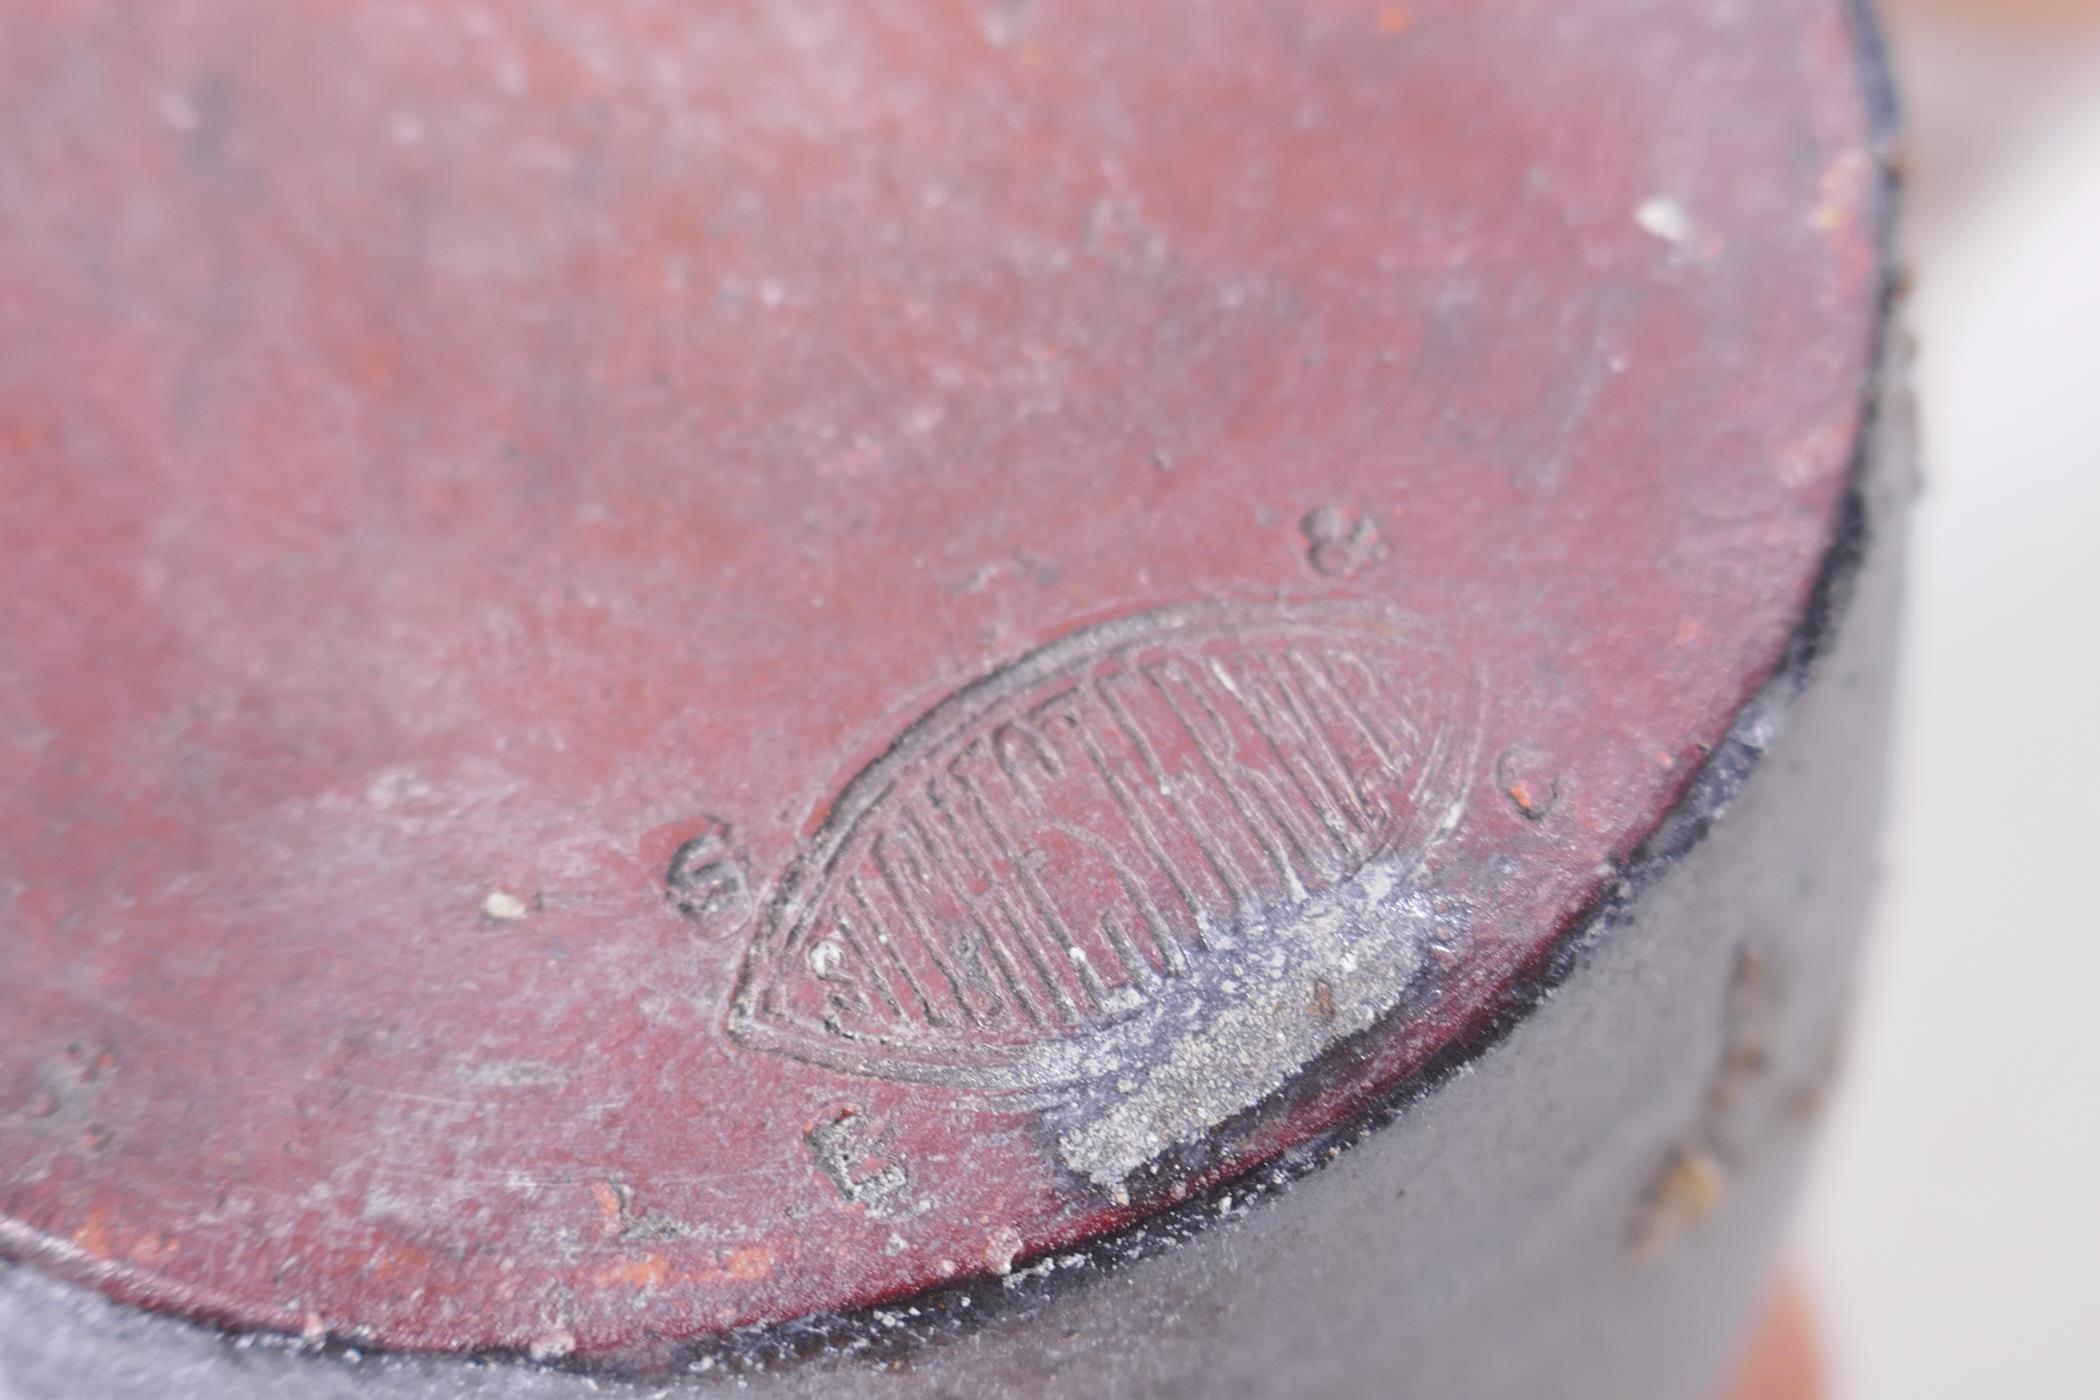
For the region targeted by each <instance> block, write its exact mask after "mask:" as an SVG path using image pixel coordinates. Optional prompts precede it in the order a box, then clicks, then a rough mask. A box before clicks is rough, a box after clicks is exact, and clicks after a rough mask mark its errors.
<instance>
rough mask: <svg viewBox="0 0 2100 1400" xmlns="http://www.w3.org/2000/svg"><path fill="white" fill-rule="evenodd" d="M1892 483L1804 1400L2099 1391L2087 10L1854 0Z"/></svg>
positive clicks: (2094, 466) (2091, 98) (2097, 486)
mask: <svg viewBox="0 0 2100 1400" xmlns="http://www.w3.org/2000/svg"><path fill="white" fill-rule="evenodd" d="M1881 8H1882V10H1883V12H1884V23H1885V25H1886V27H1887V30H1888V34H1889V39H1890V44H1891V50H1892V57H1893V59H1894V63H1895V68H1896V73H1897V79H1898V84H1899V87H1900V88H1901V91H1902V96H1903V102H1904V109H1905V116H1906V125H1907V128H1908V137H1907V140H1906V151H1905V159H1906V164H1907V166H1908V171H1909V176H1910V181H1909V194H1910V199H1909V205H1908V211H1907V212H1908V220H1909V222H1908V228H1907V231H1906V235H1905V243H1906V249H1905V251H1906V254H1907V261H1908V264H1909V266H1910V268H1911V269H1912V272H1913V275H1914V291H1913V293H1912V296H1911V298H1910V312H1909V320H1910V325H1911V329H1912V332H1913V333H1914V335H1915V338H1916V341H1917V349H1918V358H1917V363H1916V385H1917V389H1918V399H1919V405H1920V410H1921V428H1922V432H1923V456H1924V476H1925V489H1924V493H1923V496H1922V497H1921V499H1920V501H1919V510H1918V513H1917V515H1916V518H1915V527H1916V528H1915V533H1914V535H1913V543H1912V548H1913V553H1912V566H1913V572H1912V589H1911V595H1910V608H1911V611H1910V618H1909V636H1908V653H1907V656H1906V660H1905V666H1906V668H1907V672H1908V674H1907V676H1906V677H1905V683H1904V686H1903V689H1902V691H1901V695H1902V701H1901V705H1902V708H1901V712H1900V715H1899V719H1898V727H1897V734H1896V764H1895V783H1894V787H1893V790H1892V793H1891V812H1890V817H1891V819H1890V822H1889V827H1888V836H1887V844H1886V848H1885V854H1884V857H1883V859H1884V872H1883V879H1884V885H1883V895H1882V901H1881V907H1880V913H1879V916H1878V920H1877V926H1876V929H1875V931H1874V941H1873V945H1872V950H1871V953H1870V955H1869V964H1868V966H1867V968H1866V969H1865V972H1864V976H1863V977H1862V980H1861V984H1860V1008H1859V1010H1860V1015H1859V1018H1858V1021H1857V1023H1856V1027H1855V1038H1854V1041H1853V1043H1852V1046H1851V1050H1850V1055H1849V1060H1850V1064H1849V1070H1848V1074H1847V1078H1846V1082H1845V1086H1844V1088H1843V1090H1842V1092H1841V1095H1840V1097H1839V1099H1838V1101H1837V1103H1836V1104H1835V1106H1834V1109H1833V1111H1832V1114H1831V1118H1830V1121H1829V1133H1828V1136H1827V1138H1826V1139H1825V1142H1824V1144H1823V1147H1822V1150H1821V1151H1822V1155H1821V1157H1820V1159H1819V1162H1818V1165H1817V1169H1816V1172H1815V1175H1814V1177H1813V1178H1812V1184H1811V1191H1810V1196H1809V1199H1808V1201H1807V1202H1806V1203H1805V1204H1806V1208H1805V1210H1804V1211H1803V1212H1802V1215H1801V1218H1800V1223H1799V1228H1800V1232H1801V1234H1800V1238H1799V1240H1798V1253H1799V1254H1800V1256H1802V1258H1803V1259H1804V1260H1805V1266H1806V1272H1807V1274H1808V1282H1809V1286H1810V1288H1811V1290H1812V1291H1813V1293H1814V1295H1815V1299H1816V1303H1817V1307H1818V1310H1819V1312H1820V1313H1821V1315H1822V1317H1823V1318H1824V1320H1825V1347H1826V1351H1827V1354H1828V1360H1829V1364H1830V1368H1831V1372H1832V1382H1833V1385H1832V1395H1833V1400H1934V1398H1936V1397H1941V1396H1976V1397H1992V1398H1993V1400H1998V1398H1999V1397H2002V1398H2003V1400H2054V1397H2077V1400H2095V1397H2100V1342H2096V1341H2095V1338H2096V1336H2100V1014H2096V1012H2095V1010H2094V997H2095V995H2096V994H2100V899H2096V897H2095V893H2094V891H2093V890H2092V888H2091V887H2090V886H2088V885H2087V883H2086V882H2087V880H2088V879H2089V878H2090V877H2091V876H2092V874H2093V873H2094V872H2095V870H2096V869H2100V3H2096V0H1882V6H1881Z"/></svg>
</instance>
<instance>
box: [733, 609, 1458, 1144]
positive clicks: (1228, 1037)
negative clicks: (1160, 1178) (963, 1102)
mask: <svg viewBox="0 0 2100 1400" xmlns="http://www.w3.org/2000/svg"><path fill="white" fill-rule="evenodd" d="M1479 740H1480V732H1479V717H1478V712H1477V707H1476V705H1475V698H1474V693H1473V687H1472V686H1470V685H1469V684H1466V683H1465V682H1464V679H1463V668H1462V667H1461V666H1457V665H1454V664H1452V662H1451V661H1450V659H1449V658H1447V657H1441V656H1438V655H1436V654H1435V653H1434V652H1433V651H1431V650H1429V649H1428V648H1427V646H1426V643H1425V639H1424V633H1423V631H1422V629H1421V628H1420V626H1419V624H1417V623H1415V622H1414V621H1412V620H1411V619H1409V618H1407V617H1406V616H1405V615H1402V614H1398V613H1394V612H1390V611H1386V610H1382V609H1377V608H1372V607H1366V606H1356V605H1337V604H1330V605H1315V606H1296V607H1293V606H1284V605H1266V606H1263V605H1238V604H1232V605H1201V606H1192V607H1185V608H1177V609H1169V610H1164V611H1159V612H1149V613H1143V614H1139V615H1137V616H1133V617H1128V618H1123V619H1118V620H1116V621H1113V622H1108V623H1104V624H1101V625H1098V626H1094V627H1089V628H1086V629H1083V630H1081V631H1079V632H1075V633H1073V634H1071V635H1069V636H1067V637H1064V638H1062V639H1061V640H1059V641H1056V642H1053V643H1051V644H1050V645H1048V646H1045V647H1043V648H1041V649H1039V650H1037V651H1034V652H1031V653H1030V654H1028V655H1027V656H1024V657H1022V658H1021V659H1020V660H1018V661H1016V662H1014V663H1013V664H1011V665H1009V666H1006V667H1004V668H1002V669H1000V670H998V671H995V672H993V673H991V674H990V675H987V676H985V677H983V678H982V679H980V680H978V681H977V682H975V683H974V684H972V685H970V686H968V687H966V688H965V689H963V690H961V691H960V692H958V693H957V694H955V695H954V696H952V697H950V698H949V699H948V700H947V701H945V702H943V703H942V704H940V705H938V706H936V707H935V708H934V709H933V710H931V711H929V712H928V713H927V714H925V715H924V716H922V717H921V718H920V719H919V720H918V721H917V722H915V723H913V724H912V725H911V726H910V727H908V728H907V729H906V730H905V731H904V733H903V734H901V735H900V736H899V737H898V738H897V740H896V742H895V743H894V744H892V745H891V746H890V748H889V749H888V750H887V751H886V752H885V753H884V754H883V755H882V756H881V757H880V758H878V759H876V760H875V761H874V762H873V763H871V764H870V765H868V767H866V768H865V769H863V770H862V771H861V772H860V773H859V774H858V775H857V776H855V777H854V779H853V780H852V781H851V782H850V783H848V784H847V785H846V787H845V789H844V790H843V791H842V792H841V793H840V794H839V796H838V799H837V801H836V802H835V803H834V804H833V806H832V808H831V811H830V813H829V815H828V816H827V817H826V819H825V821H824V823H823V825H822V826H821V827H820V828H819V830H818V831H817V832H816V833H815V835H814V836H813V837H812V839H811V841H810V843H809V845H808V846H807V848H806V849H805V850H804V852H803V854H802V855H801V856H800V858H799V859H797V860H796V862H795V863H794V864H793V865H792V866H791V867H790V868H789V869H788V871H787V872H786V874H785V875H784V876H783V877H782V878H781V880H780V882H779V884H778V886H777V887H776V889H775V891H774V893H773V895H772V897H771V899H770V900H769V902H768V903H767V905H766V908H765V910H764V912H763V914H762V916H761V918H760V921H759V932H758V934H757V937H756V939H755V941H754V943H753V945H752V947H751V950H750V952H749V954H748V956H747V957H746V960H745V963H744V968H743V973H742V976H741V978H740V980H739V983H738V987H737V991H736V994H735V996H734V997H733V999H732V1003H731V1009H730V1015H729V1031H730V1034H731V1035H732V1036H734V1037H735V1038H736V1040H738V1041H739V1042H740V1043H742V1044H744V1045H747V1046H751V1047H754V1048H760V1049H765V1050H770V1051H775V1052H778V1053H781V1054H785V1055H790V1056H794V1057H796V1058H799V1059H803V1060H806V1061H809V1062H812V1063H815V1064H819V1065H823V1066H826V1067H828V1068H831V1069H834V1070H839V1071H843V1072H846V1073H851V1074H858V1075H867V1076H874V1077H880V1078H889V1079H900V1080H909V1081H913V1082H919V1083H929V1084H940V1085H946V1086H950V1087H953V1088H957V1089H964V1090H974V1091H990V1092H1006V1093H1014V1092H1020V1093H1026V1094H1031V1095H1034V1096H1036V1097H1037V1098H1039V1099H1040V1100H1041V1101H1043V1102H1044V1103H1045V1104H1047V1105H1050V1106H1051V1112H1052V1116H1053V1121H1054V1122H1055V1123H1056V1124H1057V1125H1058V1131H1059V1141H1058V1146H1059V1152H1060V1155H1061V1156H1062V1157H1063V1158H1064V1160H1065V1162H1066V1163H1067V1165H1069V1166H1070V1167H1072V1168H1073V1169H1074V1170H1076V1171H1079V1172H1082V1173H1084V1174H1086V1175H1088V1176H1090V1177H1092V1178H1094V1179H1095V1180H1096V1181H1099V1182H1101V1183H1103V1184H1112V1183H1114V1182H1117V1181H1120V1180H1121V1179H1123V1178H1124V1177H1126V1176H1128V1175H1129V1174H1130V1173H1131V1172H1133V1171H1135V1170H1136V1169H1138V1168H1139V1167H1141V1166H1143V1165H1144V1164H1145V1163H1146V1162H1148V1161H1150V1160H1151V1159H1152V1158H1154V1157H1156V1156H1157V1155H1159V1153H1161V1152H1162V1151H1164V1150H1165V1149H1166V1148H1168V1147H1169V1146H1171V1145H1173V1144H1175V1143H1179V1142H1185V1141H1190V1140H1192V1139H1194V1138H1196V1137H1198V1136H1199V1135H1201V1134H1202V1133H1203V1132H1205V1131H1206V1130H1208V1129H1209V1128H1211V1127H1212V1126H1214V1125H1215V1124H1217V1123H1219V1122H1222V1121H1223V1120H1224V1119H1226V1118H1228V1117H1230V1116H1231V1115H1232V1114H1234V1113H1236V1112H1238V1111H1240V1110H1242V1109H1244V1108H1247V1107H1250V1106H1252V1105H1253V1104H1255V1103H1257V1102H1259V1101H1260V1100H1261V1099H1262V1098H1263V1097H1265V1096H1266V1095H1267V1094H1269V1093H1271V1092H1272V1091H1274V1090H1275V1089H1276V1088H1277V1087H1279V1086H1280V1085H1281V1084H1282V1083H1283V1082H1284V1081H1285V1080H1286V1079H1287V1078H1288V1077H1289V1076H1290V1075H1291V1074H1292V1073H1294V1072H1295V1071H1296V1070H1298V1069H1300V1068H1302V1067H1303V1066H1304V1065H1305V1064H1307V1063H1309V1062H1310V1061H1311V1060H1312V1059H1313V1058H1314V1057H1316V1056H1317V1055H1318V1054H1319V1053H1320V1052H1321V1051H1323V1050H1324V1049H1326V1048H1327V1047H1328V1046H1329V1045H1331V1044H1333V1043H1334V1042H1335V1041H1336V1040H1338V1039H1340V1038H1341V1037H1343V1036H1345V1035H1348V1034H1351V1033H1353V1032H1355V1031H1359V1030H1362V1029H1363V1028H1365V1027H1367V1026H1369V1025H1370V1024H1371V1023H1372V1022H1373V1021H1374V1020H1375V1019H1377V1018H1378V1017H1379V1016H1380V1015H1382V1014H1384V1013H1385V1012H1387V1011H1389V1010H1390V1009H1392V1007H1393V1006H1394V1005H1395V1004H1396V1003H1397V1002H1398V1001H1399V999H1400V997H1401V995H1402V993H1403V992H1404V991H1405V990H1406V989H1407V987H1408V986H1409V984H1410V983H1411V982H1412V981H1413V980H1414V978H1415V976H1416V974H1417V973H1418V972H1419V971H1420V969H1421V967H1422V964H1423V959H1424V956H1425V947H1426V945H1427V944H1428V943H1429V942H1431V941H1432V940H1433V939H1436V938H1446V939H1448V938H1449V937H1451V936H1452V934H1453V930H1451V929H1450V928H1449V927H1448V921H1449V920H1448V916H1442V915H1439V914H1437V913H1436V912H1435V911H1434V910H1433V909H1432V907H1431V903H1430V900H1429V898H1428V896H1427V894H1426V892H1425V889H1424V880H1425V875H1426V873H1427V871H1428V869H1429V866H1430V861H1429V857H1430V854H1431V852H1432V850H1433V849H1434V848H1435V846H1436V845H1437V843H1438V842H1440V841H1441V840H1443V839H1444V838H1445V837H1446V836H1448V835H1449V834H1450V833H1451V832H1452V831H1453V830H1454V829H1455V827H1456V826H1457V824H1458V821H1459V818H1460V815H1461V813H1462V811H1463V809H1464V804H1465V800H1466V796H1467V793H1468V790H1469V789H1470V787H1471V785H1472V780H1473V771H1474V768H1475V765H1476V761H1477V758H1478V755H1479V751H1480V742H1479Z"/></svg>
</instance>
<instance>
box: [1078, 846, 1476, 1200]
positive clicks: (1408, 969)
mask: <svg viewBox="0 0 2100 1400" xmlns="http://www.w3.org/2000/svg"><path fill="white" fill-rule="evenodd" d="M1408 873H1410V872H1403V871H1401V870H1397V869H1395V868H1392V867H1389V866H1382V867H1376V868H1373V869H1370V870H1366V871H1365V872H1364V873H1363V874H1362V876H1360V877H1359V879H1358V880H1356V881H1355V882H1353V883H1352V885H1350V886H1347V887H1344V888H1342V889H1338V890H1336V891H1334V892H1333V893H1332V894H1331V895H1329V896H1327V897H1324V898H1322V899H1320V900H1318V901H1317V902H1316V903H1315V905H1314V907H1313V908H1311V909H1309V910H1306V911H1304V912H1302V913H1300V914H1299V915H1298V917H1297V918H1296V919H1295V920H1293V921H1292V922H1291V924H1290V926H1289V927H1287V928H1280V929H1278V930H1277V931H1276V933H1275V940H1276V941H1275V943H1274V944H1273V945H1271V947H1270V949H1268V950H1266V951H1268V952H1269V953H1270V954H1271V956H1269V957H1268V958H1266V959H1265V961H1266V963H1267V966H1264V967H1261V968H1259V969H1256V970H1254V975H1253V977H1252V978H1251V979H1250V980H1251V985H1252V988H1253V990H1251V991H1250V992H1249V993H1248V994H1246V995H1245V996H1244V997H1242V998H1241V999H1239V1000H1236V1001H1235V1002H1234V1003H1233V1004H1232V1005H1230V1006H1227V1007H1225V1008H1224V1009H1223V1010H1220V1011H1217V1012H1215V1013H1214V1014H1212V1015H1209V1016H1207V1017H1204V1018H1202V1019H1201V1020H1200V1021H1197V1022H1195V1023H1192V1024H1191V1025H1189V1026H1188V1027H1187V1028H1185V1029H1182V1030H1180V1031H1178V1032H1177V1033H1175V1034H1174V1036H1173V1038H1172V1040H1171V1041H1170V1042H1169V1044H1168V1046H1167V1048H1166V1051H1165V1054H1164V1055H1163V1056H1162V1057H1160V1058H1158V1059H1157V1060H1155V1061H1154V1063H1153V1064H1152V1065H1151V1067H1150V1068H1148V1069H1145V1070H1143V1071H1142V1072H1137V1071H1136V1069H1135V1067H1134V1066H1123V1067H1119V1068H1121V1069H1122V1070H1123V1073H1122V1075H1121V1076H1119V1079H1118V1081H1117V1085H1118V1088H1119V1089H1120V1088H1121V1085H1122V1083H1127V1082H1131V1081H1133V1080H1135V1081H1136V1087H1135V1089H1133V1090H1130V1091H1127V1092H1122V1093H1120V1094H1119V1095H1118V1096H1117V1097H1116V1098H1115V1099H1114V1100H1113V1101H1112V1102H1110V1103H1109V1104H1107V1105H1106V1106H1105V1107H1104V1108H1103V1109H1102V1110H1101V1111H1100V1112H1099V1113H1098V1114H1096V1115H1094V1116H1092V1117H1091V1118H1089V1119H1088V1120H1087V1121H1085V1122H1082V1123H1078V1124H1075V1125H1074V1126H1073V1127H1071V1128H1070V1129H1069V1130H1067V1131H1065V1132H1063V1133H1061V1134H1060V1135H1059V1138H1058V1154H1059V1156H1061V1157H1062V1158H1063V1159H1064V1162H1065V1164H1066V1165H1067V1166H1069V1167H1070V1168H1071V1169H1072V1170H1074V1171H1076V1172H1079V1173H1081V1174H1082V1175H1085V1176H1086V1177H1088V1178H1089V1179H1091V1180H1092V1181H1094V1182H1095V1183H1096V1184H1098V1185H1101V1186H1106V1187H1110V1188H1111V1189H1113V1188H1114V1187H1116V1186H1117V1185H1119V1184H1120V1183H1121V1182H1123V1181H1124V1180H1125V1179H1127V1178H1128V1177H1129V1176H1130V1175H1131V1174H1132V1173H1133V1172H1136V1171H1138V1170H1139V1169H1140V1168H1142V1167H1144V1166H1145V1165H1146V1164H1147V1163H1149V1162H1152V1161H1153V1160H1154V1159H1156V1158H1157V1157H1159V1156H1160V1155H1161V1154H1162V1153H1164V1152H1165V1151H1167V1150H1168V1149H1169V1148H1170V1147H1172V1146H1174V1145H1175V1144H1178V1143H1187V1142H1192V1141H1195V1140H1197V1139H1199V1138H1200V1137H1201V1136H1202V1135H1203V1134H1205V1133H1206V1132H1208V1131H1210V1130H1211V1129H1212V1128H1214V1127H1216V1126H1217V1125H1218V1124H1220V1123H1222V1122H1224V1121H1226V1120H1227V1119H1228V1118H1230V1117H1232V1116H1233V1115H1234V1114H1236V1113H1239V1112H1241V1111H1242V1110H1244V1109H1248V1108H1251V1107H1253V1106H1254V1105H1255V1104H1257V1103H1259V1102H1261V1100H1262V1099H1264V1098H1266V1097H1267V1096H1268V1095H1269V1094H1271V1093H1273V1092H1275V1091H1276V1090H1277V1089H1278V1088H1280V1087H1282V1086H1283V1084H1284V1083H1285V1082H1286V1081H1287V1080H1288V1079H1289V1078H1290V1076H1291V1075H1293V1074H1295V1073H1297V1072H1298V1071H1299V1070H1301V1069H1303V1068H1304V1067H1305V1066H1306V1065H1307V1064H1310V1063H1311V1062H1312V1061H1313V1060H1314V1059H1315V1058H1317V1057H1318V1056H1319V1055H1320V1054H1321V1053H1322V1052H1323V1051H1325V1050H1326V1049H1327V1048H1328V1047H1329V1046H1331V1045H1333V1044H1334V1043H1335V1042H1336V1041H1338V1040H1341V1039H1343V1038H1344V1037H1346V1036H1349V1035H1354V1034H1356V1033H1357V1032H1359V1031H1362V1030H1364V1029H1366V1028H1368V1027H1369V1026H1370V1025H1371V1024H1372V1023H1373V1022H1374V1021H1375V1020H1377V1018H1378V1017H1379V1016H1381V1015H1383V1014H1384V1013H1385V1012H1387V1011H1389V1010H1390V1009H1392V1007H1393V1006H1394V1005H1396V1004H1397V1003H1398V1002H1399V999H1400V997H1401V995H1402V993H1403V992H1404V991H1405V990H1406V988H1407V987H1408V985H1409V984H1410V983H1411V982H1412V981H1413V979H1414V976H1415V974H1416V972H1417V971H1418V970H1419V969H1420V967H1421V965H1422V948H1423V945H1424V943H1425V942H1426V941H1427V940H1428V939H1429V938H1430V937H1431V936H1432V935H1434V934H1436V933H1438V932H1439V931H1440V929H1441V926H1442V925H1443V924H1444V923H1447V922H1448V919H1445V918H1443V917H1440V916H1439V915H1438V914H1437V913H1436V912H1435V910H1434V909H1433V908H1432V907H1431V905H1430V902H1429V900H1428V898H1427V897H1426V896H1425V895H1424V894H1422V893H1421V892H1420V891H1419V890H1416V889H1413V888H1407V889H1404V890H1403V889H1402V884H1403V876H1404V875H1406V874H1408Z"/></svg>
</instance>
